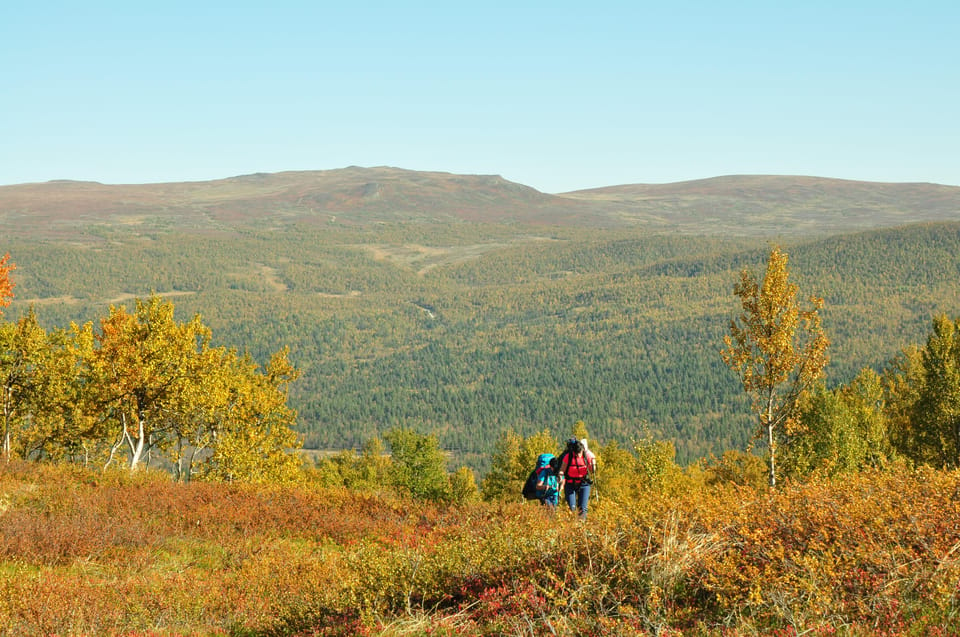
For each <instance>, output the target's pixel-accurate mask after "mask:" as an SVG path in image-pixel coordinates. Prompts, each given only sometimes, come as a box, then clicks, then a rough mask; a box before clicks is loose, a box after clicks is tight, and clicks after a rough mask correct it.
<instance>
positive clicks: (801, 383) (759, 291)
mask: <svg viewBox="0 0 960 637" xmlns="http://www.w3.org/2000/svg"><path fill="white" fill-rule="evenodd" d="M798 292H799V288H798V287H797V286H796V285H795V284H794V283H792V282H791V281H790V273H789V270H788V268H787V254H786V253H785V252H783V251H782V250H780V248H779V247H774V248H772V249H771V251H770V256H769V259H768V261H767V269H766V272H765V274H764V277H763V280H762V281H758V280H757V278H756V277H755V276H754V274H753V273H751V272H750V271H749V270H746V269H744V270H743V271H742V272H741V273H740V281H739V282H738V283H737V284H736V285H735V286H734V294H736V296H738V297H739V298H740V303H741V307H742V312H741V314H740V316H739V317H738V318H737V319H734V320H731V321H730V333H729V334H728V335H726V336H724V339H723V341H724V344H725V347H724V348H723V349H722V350H721V356H722V358H723V361H724V363H726V365H727V366H728V367H729V368H730V369H731V370H733V371H734V372H736V373H737V375H738V376H739V378H740V381H741V383H742V384H743V389H744V391H745V392H746V393H747V394H748V395H750V396H751V398H752V409H753V411H754V413H755V414H756V415H757V419H758V430H757V434H756V435H757V437H758V438H765V440H766V443H767V446H768V450H769V456H768V482H769V485H770V487H771V488H773V487H776V484H777V463H776V455H777V444H778V443H779V441H780V440H781V439H784V440H786V441H789V437H790V436H791V435H792V434H793V433H794V432H795V431H797V430H798V429H799V427H800V419H799V417H798V416H799V402H800V399H801V398H802V396H803V395H804V394H805V392H807V391H809V390H810V388H811V387H813V385H814V383H816V381H817V380H819V379H820V378H821V377H822V376H823V369H824V367H826V364H827V353H826V352H827V347H828V346H829V344H830V341H829V340H828V339H827V336H826V334H825V333H824V332H823V328H822V327H821V324H820V314H819V310H820V309H822V308H823V299H820V298H817V297H810V299H809V305H810V306H809V308H807V309H802V308H801V307H800V303H799V301H798V300H797V295H798Z"/></svg>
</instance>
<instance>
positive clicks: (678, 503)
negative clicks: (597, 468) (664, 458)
mask: <svg viewBox="0 0 960 637" xmlns="http://www.w3.org/2000/svg"><path fill="white" fill-rule="evenodd" d="M0 496H2V498H0V501H2V513H0V561H2V562H3V563H4V564H5V567H4V572H3V576H2V577H0V586H2V587H3V593H4V594H3V596H2V600H3V601H2V603H0V626H3V627H4V628H3V630H2V631H0V633H2V634H8V635H40V634H44V635H47V634H128V635H129V634H153V635H182V634H235V635H355V634H385V635H408V634H409V635H413V634H417V635H420V634H441V635H455V634H464V635H469V634H489V635H504V634H506V635H524V634H551V632H552V633H554V634H561V635H569V634H594V635H621V634H649V635H654V634H703V635H756V634H780V635H799V634H821V635H823V634H834V633H841V634H871V635H873V634H878V635H879V634H882V635H907V634H930V635H946V634H956V632H953V631H952V629H951V628H950V627H951V626H952V625H954V623H955V619H956V616H957V613H958V612H960V589H958V582H960V550H958V549H960V474H958V473H956V472H938V471H933V470H919V471H912V470H908V469H898V470H894V471H887V472H882V473H881V472H865V473H861V474H857V475H856V476H854V477H852V478H848V479H846V480H844V481H843V482H835V481H831V480H814V481H811V482H809V483H807V484H796V485H790V486H785V487H784V488H782V489H781V490H780V491H778V492H777V493H774V494H771V493H769V492H768V491H766V490H765V489H760V490H754V489H749V488H742V487H732V486H724V487H722V488H709V489H706V490H696V491H689V492H686V493H685V494H682V495H680V496H677V495H674V496H672V497H669V498H667V497H662V496H658V495H654V494H650V495H649V497H647V498H646V499H644V500H643V501H642V502H637V503H635V505H634V504H631V505H629V506H626V505H624V504H623V503H614V502H604V503H603V504H601V505H600V506H598V507H597V511H596V512H592V513H591V520H590V521H589V523H587V524H581V523H578V522H576V521H575V520H574V519H573V518H572V517H571V516H566V515H563V514H558V515H557V516H551V515H549V514H546V513H545V511H544V510H543V509H541V508H540V507H538V506H531V505H523V504H519V503H516V504H507V503H493V504H487V503H474V504H469V505H463V506H452V507H451V506H443V507H438V506H437V505H433V504H427V503H424V502H423V501H414V500H409V499H406V498H399V497H393V496H388V495H386V496H385V495H381V496H370V495H363V494H361V493H359V492H356V491H349V490H345V489H328V488H321V487H316V486H310V485H309V484H303V485H300V486H298V487H273V488H268V487H253V486H241V485H227V484H209V483H188V484H175V483H171V481H170V480H169V478H168V477H166V476H163V475H161V474H155V473H153V472H140V473H138V474H130V473H128V472H109V471H108V472H106V473H102V472H97V473H94V472H89V471H86V470H81V469H76V468H69V467H67V466H50V465H38V464H24V463H19V462H13V463H10V464H6V463H5V464H3V465H2V466H0ZM601 502H603V501H601Z"/></svg>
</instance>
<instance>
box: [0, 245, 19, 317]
mask: <svg viewBox="0 0 960 637" xmlns="http://www.w3.org/2000/svg"><path fill="white" fill-rule="evenodd" d="M9 261H10V255H9V254H5V255H3V256H2V257H0V316H2V315H3V308H5V307H6V306H8V305H10V300H11V299H12V298H13V286H14V283H13V281H11V280H10V272H12V271H13V270H16V269H17V266H16V265H15V264H13V263H9Z"/></svg>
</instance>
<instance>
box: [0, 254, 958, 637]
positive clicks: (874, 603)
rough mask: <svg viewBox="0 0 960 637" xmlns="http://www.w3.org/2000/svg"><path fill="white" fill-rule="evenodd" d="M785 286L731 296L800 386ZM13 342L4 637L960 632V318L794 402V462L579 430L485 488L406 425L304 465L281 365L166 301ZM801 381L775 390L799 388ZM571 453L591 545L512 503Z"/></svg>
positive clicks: (519, 437)
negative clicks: (680, 449) (882, 362)
mask: <svg viewBox="0 0 960 637" xmlns="http://www.w3.org/2000/svg"><path fill="white" fill-rule="evenodd" d="M786 266H787V262H786V255H785V253H782V252H780V251H779V249H774V250H772V251H771V253H770V258H769V262H768V266H767V268H766V271H765V274H764V277H763V281H759V280H758V277H757V275H755V274H751V273H749V272H748V271H746V270H745V272H744V273H743V275H742V277H741V282H742V284H741V285H740V286H738V287H737V294H738V295H739V296H740V297H741V299H743V300H746V299H756V302H753V301H751V302H750V303H746V302H745V303H744V315H743V316H742V317H741V319H743V318H744V317H745V320H744V322H742V323H740V324H737V323H736V322H734V324H732V325H731V339H730V340H729V341H728V342H727V347H728V348H733V349H736V347H735V346H736V345H737V344H739V345H741V346H743V347H742V351H746V350H749V351H750V352H752V354H748V355H747V360H749V357H750V356H756V357H760V356H762V355H770V351H771V350H763V349H762V348H761V349H759V350H758V349H751V348H750V347H747V346H748V345H751V342H752V341H753V340H754V339H758V338H760V337H761V336H764V337H765V335H767V334H769V333H776V334H777V337H776V338H777V339H778V342H777V347H778V349H777V350H776V351H778V352H786V353H789V352H794V353H796V352H799V353H800V354H799V355H798V356H795V355H793V354H790V355H789V356H787V357H786V358H789V360H790V361H792V362H793V363H795V365H803V364H804V361H812V364H814V365H820V363H821V362H822V361H823V355H824V354H825V350H824V348H821V347H819V346H816V347H813V348H812V349H811V348H808V347H806V346H805V345H804V343H810V342H811V341H809V340H804V339H805V336H804V334H803V331H802V330H799V333H798V331H793V332H791V331H790V330H782V329H781V330H779V331H776V332H764V331H763V330H759V331H757V330H753V331H751V330H744V328H743V327H742V326H743V325H751V323H750V321H751V320H752V318H751V317H752V316H753V313H754V312H755V308H761V307H768V306H769V307H772V305H771V304H770V303H768V301H773V300H776V299H779V300H781V301H784V300H786V301H790V300H791V299H794V296H795V295H794V292H796V289H795V288H794V287H792V286H791V285H789V284H787V282H788V281H789V272H788V271H787V267H786ZM12 267H13V266H12V264H10V263H9V262H8V259H7V258H4V259H3V261H0V306H6V304H7V302H8V301H9V300H10V299H11V296H12V293H13V288H12V285H11V281H10V278H9V273H10V271H11V270H12ZM768 280H769V282H770V285H767V282H768ZM753 283H756V293H754V285H753ZM774 283H776V284H775V285H774ZM771 295H772V296H771ZM768 297H769V298H768ZM786 307H788V312H787V313H788V314H790V313H791V312H793V309H791V308H793V307H794V306H792V304H791V302H788V303H786ZM794 309H795V308H794ZM815 309H816V308H815ZM803 311H805V310H799V309H798V310H797V313H796V314H795V316H796V317H797V320H800V318H799V317H801V316H802V314H800V312H803ZM808 311H813V310H808ZM757 314H758V316H759V315H762V316H767V315H766V314H763V313H762V312H759V310H757ZM781 316H782V315H781ZM779 325H781V326H782V325H783V324H782V323H780V324H779ZM808 325H809V326H812V327H816V321H815V320H813V319H812V318H811V320H810V322H809V323H808ZM0 328H2V330H0V373H2V376H0V380H2V381H3V388H4V394H3V400H4V414H3V415H4V423H3V424H4V441H5V444H4V458H3V461H2V462H0V568H2V575H0V586H2V587H3V595H2V596H0V633H2V634H5V635H51V634H61V635H66V634H91V635H92V634H123V635H185V634H196V635H201V634H202V635H209V634H223V635H363V634H368V635H373V634H376V635H422V634H439V635H456V634H490V635H503V634H507V635H540V634H557V635H565V634H597V635H622V634H649V635H664V634H684V635H688V634H689V635H760V634H764V635H766V634H776V635H800V634H820V635H825V634H871V635H874V634H884V635H900V634H902V635H921V634H922V635H952V634H957V633H956V630H955V628H954V627H955V626H956V625H958V624H960V587H958V582H960V468H958V463H960V451H958V450H960V434H958V431H960V426H958V424H957V423H958V422H960V421H958V418H957V416H956V414H957V413H960V409H958V407H957V405H958V404H960V373H958V371H957V370H958V369H960V321H958V320H957V319H951V318H948V317H947V316H945V315H940V316H937V317H936V318H935V319H934V321H933V325H932V330H931V332H930V334H929V336H928V337H927V339H926V342H925V343H924V344H917V345H916V346H912V347H908V348H906V349H904V350H903V352H902V353H901V354H900V355H898V356H896V357H895V358H894V359H892V360H891V361H890V362H889V363H888V364H887V365H886V366H885V367H884V368H883V369H882V370H880V371H874V370H871V369H864V370H863V371H862V372H860V373H859V374H857V375H856V376H855V377H854V378H853V379H852V380H851V381H849V382H847V383H841V384H839V385H837V386H836V387H833V388H828V387H827V386H826V385H825V383H824V381H823V379H822V378H821V377H819V375H818V374H809V375H808V376H807V377H806V379H807V380H808V381H809V382H802V383H799V384H790V382H788V387H789V389H787V390H786V391H785V392H783V393H779V394H778V396H780V398H781V399H782V400H780V399H778V400H779V402H778V403H777V404H778V405H782V406H783V409H784V410H785V411H784V413H786V414H788V416H787V417H785V418H784V419H781V420H776V421H774V420H771V419H770V418H769V414H771V413H776V412H777V409H773V410H771V409H770V408H769V407H764V408H763V409H760V410H758V411H757V412H756V416H757V418H758V422H759V424H760V426H761V429H760V431H759V432H758V433H761V434H763V435H764V436H768V435H770V431H774V432H775V435H776V436H777V438H776V446H775V450H776V453H777V457H778V461H777V463H776V464H774V463H772V462H768V463H767V464H765V459H764V458H763V457H762V455H763V451H762V448H761V453H760V454H754V453H747V452H744V451H738V450H733V449H729V450H726V451H724V452H723V453H722V454H721V455H719V456H713V455H711V456H707V457H705V458H702V459H700V460H699V461H697V462H692V463H686V464H679V463H678V462H677V460H676V451H675V447H674V445H673V444H672V443H671V442H669V441H666V440H663V439H662V438H660V437H657V436H656V435H654V434H653V433H652V432H651V430H650V429H649V428H644V429H643V430H642V431H641V433H640V434H639V435H638V436H637V437H635V439H634V440H633V441H632V442H631V443H630V444H623V443H621V442H619V441H617V440H613V439H610V440H605V439H604V438H603V437H598V436H595V435H594V434H593V432H592V431H590V425H589V421H588V420H585V419H580V420H577V421H576V422H574V423H573V424H572V425H570V427H569V430H568V431H556V430H554V431H551V430H550V429H546V430H543V431H540V432H534V433H531V434H529V435H523V434H520V433H516V432H512V431H509V430H506V431H504V432H503V433H502V434H501V435H500V436H499V437H498V438H497V439H496V441H495V443H494V446H495V452H494V454H493V457H492V460H491V466H490V469H489V471H487V472H486V474H485V475H484V476H483V477H482V479H480V480H479V481H478V480H477V478H476V474H475V473H474V472H473V471H472V470H470V469H468V468H466V467H461V468H458V469H457V470H455V471H449V469H448V458H447V455H446V454H445V452H444V450H443V448H442V447H441V446H440V445H439V444H438V438H437V437H436V435H434V434H425V433H420V432H418V431H417V430H415V429H414V428H411V427H407V426H404V425H402V424H401V425H397V426H395V427H393V428H391V429H390V430H388V431H387V432H385V433H384V435H383V436H379V435H374V436H370V437H369V438H367V439H366V440H365V441H364V444H363V445H362V447H361V448H360V449H359V450H343V451H340V452H337V453H334V454H330V455H326V456H321V457H319V458H316V459H314V460H312V461H305V460H303V459H302V458H303V456H302V455H301V454H299V453H298V452H297V447H298V438H297V435H296V433H295V431H294V429H293V425H294V422H295V418H296V414H295V413H294V412H293V410H291V409H290V408H289V407H288V405H287V398H288V395H287V392H288V387H289V385H290V384H291V383H294V382H295V381H296V378H297V375H298V371H297V370H296V369H295V368H294V366H293V365H291V364H290V362H289V360H288V356H287V352H286V350H285V349H281V350H280V351H279V352H276V353H275V354H274V355H272V356H271V357H270V358H269V363H267V364H266V365H264V366H263V367H262V368H261V367H260V366H258V365H257V364H255V363H254V362H253V361H252V360H251V359H250V357H249V356H248V355H247V354H245V353H240V352H238V351H236V350H232V349H228V348H223V347H217V346H215V345H214V341H213V337H212V333H211V330H210V329H208V328H207V327H206V326H205V325H204V322H203V320H202V319H201V317H200V316H194V317H193V318H191V319H189V320H187V321H185V322H181V321H178V320H177V319H176V318H174V314H173V304H172V302H170V301H169V300H163V299H162V298H160V297H158V296H151V297H150V298H148V299H143V300H141V299H138V300H137V301H136V309H135V311H133V312H128V311H127V310H126V308H125V307H124V306H114V307H111V308H110V310H109V312H108V314H107V315H106V316H104V317H102V318H100V319H99V321H98V322H97V323H96V324H94V323H93V322H91V323H85V324H83V325H71V326H70V327H69V328H58V329H52V330H47V329H45V328H43V327H41V326H40V325H39V324H38V322H37V320H36V316H35V315H34V314H33V313H30V312H28V313H26V314H24V315H23V316H21V317H20V318H18V319H17V320H15V321H7V320H6V318H4V319H3V321H2V323H0ZM738 330H740V331H738ZM813 334H814V337H813V340H814V341H816V339H817V336H816V330H815V329H814V331H813ZM753 344H754V345H756V346H757V347H760V343H753ZM758 351H760V352H761V354H757V352H758ZM805 352H812V354H811V355H812V356H813V358H811V359H806V358H804V353H805ZM727 360H728V363H731V367H733V368H734V371H737V370H741V369H743V368H742V367H740V366H739V362H740V361H742V360H744V358H743V357H738V356H734V355H733V354H731V355H730V356H728V358H727ZM754 362H756V361H754ZM751 364H753V363H751ZM761 367H762V365H761ZM784 369H787V370H788V371H787V372H786V373H785V375H781V376H777V377H776V378H774V379H773V382H771V383H770V386H769V387H766V388H765V389H764V391H766V392H768V395H769V393H770V392H771V391H772V389H771V387H774V388H777V387H780V386H781V385H780V383H781V382H782V381H783V379H784V378H786V379H788V381H789V379H790V378H793V377H792V376H791V375H790V374H791V373H794V374H795V373H799V372H798V371H797V370H798V368H797V367H796V366H793V367H791V366H790V365H787V366H785V367H784ZM739 373H740V374H741V378H742V379H743V378H744V376H743V372H742V371H741V372H739ZM756 387H757V385H751V384H748V383H746V382H745V383H744V389H745V390H746V391H747V392H751V391H755V389H756ZM763 404H765V405H766V404H768V403H763ZM765 418H766V419H765ZM788 422H789V426H787V425H786V423H788ZM781 423H782V424H781ZM560 434H562V435H560ZM569 435H575V436H577V437H589V438H591V448H592V449H593V450H594V451H595V452H596V453H597V456H598V458H599V468H598V470H597V472H596V475H595V482H594V484H595V489H594V493H595V497H596V499H595V501H594V503H592V505H591V516H590V520H589V521H588V522H586V523H582V522H579V521H578V520H576V518H575V516H573V515H568V514H567V512H566V511H558V512H556V513H555V514H551V513H549V512H548V511H547V510H546V509H544V508H543V507H540V506H538V505H536V504H535V503H533V504H531V503H522V502H521V501H520V499H519V498H520V496H519V493H520V489H521V485H522V483H523V480H524V479H525V477H526V474H527V472H528V471H529V468H530V467H531V466H532V464H533V459H534V458H535V457H536V455H537V454H539V453H541V452H544V451H556V450H557V449H559V447H560V440H561V439H562V438H564V437H567V436H569ZM771 450H772V449H770V450H767V451H766V453H768V454H769V453H770V451H771ZM775 472H776V473H775Z"/></svg>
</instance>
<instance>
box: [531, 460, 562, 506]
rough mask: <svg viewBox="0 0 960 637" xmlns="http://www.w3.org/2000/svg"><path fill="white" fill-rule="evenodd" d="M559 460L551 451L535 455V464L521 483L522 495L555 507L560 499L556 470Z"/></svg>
mask: <svg viewBox="0 0 960 637" xmlns="http://www.w3.org/2000/svg"><path fill="white" fill-rule="evenodd" d="M558 468H559V461H558V459H557V458H556V457H554V455H553V454H552V453H541V454H540V455H539V456H537V462H536V466H535V467H534V468H533V471H531V472H530V475H529V476H527V480H526V482H525V483H524V485H523V497H524V498H525V499H527V500H538V501H539V502H540V504H542V505H544V506H546V507H549V508H551V509H552V508H556V506H557V503H558V502H559V501H560V488H561V484H560V478H559V474H558V472H557V469H558Z"/></svg>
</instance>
